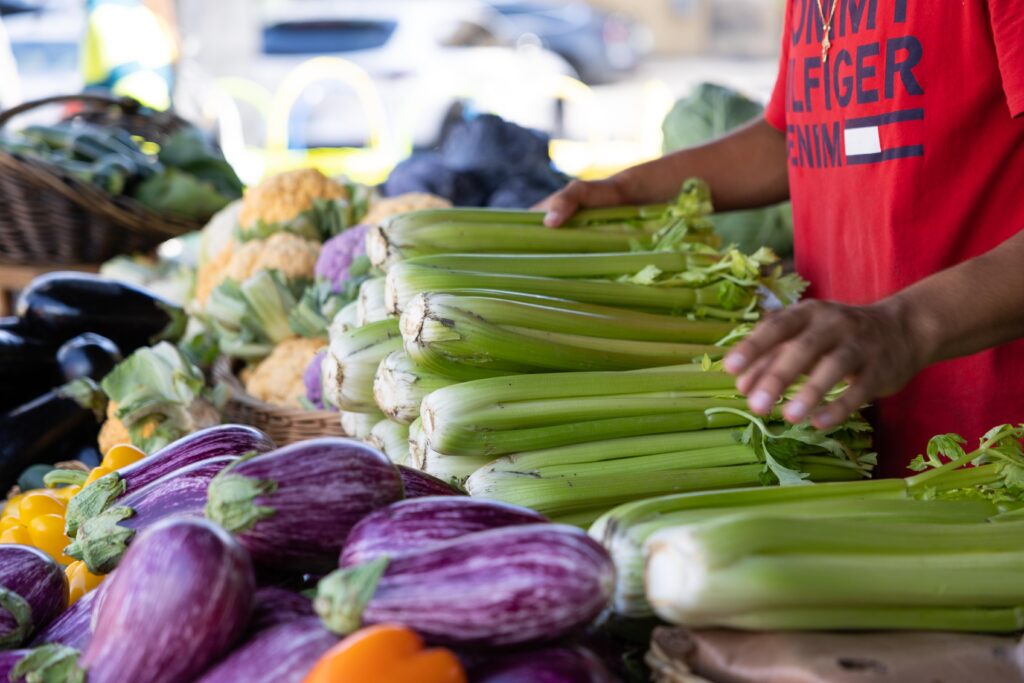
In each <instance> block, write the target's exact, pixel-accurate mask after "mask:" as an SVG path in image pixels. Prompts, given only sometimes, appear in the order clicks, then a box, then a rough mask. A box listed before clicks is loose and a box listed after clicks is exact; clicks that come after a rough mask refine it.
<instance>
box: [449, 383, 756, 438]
mask: <svg viewBox="0 0 1024 683" xmlns="http://www.w3.org/2000/svg"><path fill="white" fill-rule="evenodd" d="M746 406H747V402H746V399H743V398H723V397H716V396H708V395H703V396H692V395H691V396H687V395H683V396H679V395H677V394H674V393H672V392H658V393H654V394H624V395H612V396H588V397H583V398H571V399H566V398H558V399H551V400H537V401H514V402H510V403H504V402H503V403H498V404H495V405H494V406H490V407H487V408H480V409H478V410H472V411H466V412H463V413H462V414H461V415H460V416H458V417H456V418H453V419H452V420H450V421H449V424H450V425H458V426H467V427H472V428H473V429H476V430H479V431H484V430H486V431H503V430H513V429H520V428H523V426H528V427H545V426H549V425H558V424H564V423H567V422H583V421H592V420H604V419H610V418H614V417H620V418H625V417H641V416H644V415H668V414H673V413H702V412H704V411H705V410H707V409H709V408H736V409H739V410H742V409H744V408H746Z"/></svg>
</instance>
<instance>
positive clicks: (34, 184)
mask: <svg viewBox="0 0 1024 683" xmlns="http://www.w3.org/2000/svg"><path fill="white" fill-rule="evenodd" d="M61 103H80V104H83V105H85V108H84V109H83V111H81V112H80V113H78V114H75V115H74V117H73V118H77V119H81V120H86V121H90V122H92V123H96V124H100V125H116V126H119V127H121V128H123V129H125V130H127V131H128V132H129V133H131V134H133V135H139V136H142V137H144V138H146V139H147V140H152V141H154V142H158V143H159V142H161V141H162V140H164V139H166V138H167V137H168V136H169V135H170V134H171V133H173V132H174V131H176V130H178V129H180V128H182V127H183V126H185V125H187V124H186V123H185V121H183V120H182V119H180V118H178V117H177V116H175V115H174V114H170V113H166V112H161V113H150V112H149V111H148V110H143V109H142V108H141V107H140V105H139V104H138V103H137V102H135V101H134V100H130V99H122V100H115V99H110V98H107V97H99V96H95V95H65V96H60V97H49V98H46V99H42V100H36V101H34V102H26V103H25V104H22V105H20V106H17V107H14V108H12V109H8V110H7V111H5V112H3V113H2V114H0V128H2V127H3V126H5V125H6V124H7V123H8V122H9V121H10V120H11V119H13V118H14V117H16V116H18V115H19V114H23V113H25V112H28V111H31V110H35V109H38V108H41V107H44V106H48V105H54V104H61ZM201 227H202V226H201V225H199V224H197V223H193V222H191V221H187V220H184V219H177V218H173V217H168V216H165V215H160V214H157V213H156V212H154V211H151V210H150V209H148V208H146V207H145V206H143V205H142V204H140V203H139V202H137V201H135V200H134V199H131V198H130V197H126V196H119V197H114V196H112V195H109V194H107V193H106V192H104V191H103V190H102V189H100V188H98V187H96V186H95V185H92V184H91V183H86V182H82V181H79V180H75V179H74V178H70V177H67V176H65V175H64V174H63V173H62V172H61V170H60V169H59V168H58V167H56V166H53V165H51V164H47V163H45V162H42V161H39V160H36V159H29V158H24V157H21V156H19V155H13V154H9V153H7V152H5V151H3V150H0V264H4V263H6V264H16V265H60V264H69V263H100V262H102V261H106V260H107V259H109V258H112V257H114V256H116V255H118V254H126V253H131V252H135V251H146V250H148V249H152V248H153V247H155V246H156V245H157V244H159V243H160V242H163V241H164V240H168V239H170V238H172V237H177V236H178V235H183V234H185V233H187V232H190V231H192V230H198V229H199V228H201Z"/></svg>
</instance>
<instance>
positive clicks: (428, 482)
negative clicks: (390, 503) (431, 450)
mask: <svg viewBox="0 0 1024 683" xmlns="http://www.w3.org/2000/svg"><path fill="white" fill-rule="evenodd" d="M396 467H397V468H398V473H399V474H401V475H402V487H403V488H404V489H405V497H406V498H422V497H424V496H464V495H466V494H465V493H463V492H462V491H458V490H456V489H454V488H452V487H451V486H449V485H448V484H446V483H444V482H443V481H441V480H440V479H438V478H437V477H435V476H432V475H430V474H427V473H426V472H422V471H420V470H416V469H413V468H411V467H406V466H405V465H396Z"/></svg>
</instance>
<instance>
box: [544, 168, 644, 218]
mask: <svg viewBox="0 0 1024 683" xmlns="http://www.w3.org/2000/svg"><path fill="white" fill-rule="evenodd" d="M631 203H632V200H631V198H630V197H629V196H627V194H626V193H625V192H624V191H623V189H622V187H621V186H620V185H619V182H618V181H617V180H616V179H615V177H611V178H607V179H605V180H591V181H587V180H574V181H572V182H571V183H569V184H568V185H566V186H565V187H563V188H562V189H561V190H559V191H558V192H556V193H554V194H553V195H551V196H550V197H548V198H547V199H545V200H544V201H542V202H540V203H539V204H537V205H536V206H535V207H533V209H534V210H535V211H544V212H546V213H545V216H544V225H546V226H548V227H549V228H557V227H559V226H560V225H562V224H563V223H565V222H566V221H567V220H569V218H571V217H572V215H573V214H574V213H576V212H577V211H579V210H580V209H594V208H599V207H602V206H622V205H624V204H631Z"/></svg>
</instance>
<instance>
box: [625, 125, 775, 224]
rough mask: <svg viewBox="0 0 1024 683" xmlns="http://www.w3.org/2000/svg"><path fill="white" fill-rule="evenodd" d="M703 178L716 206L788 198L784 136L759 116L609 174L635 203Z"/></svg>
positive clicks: (661, 198)
mask: <svg viewBox="0 0 1024 683" xmlns="http://www.w3.org/2000/svg"><path fill="white" fill-rule="evenodd" d="M694 176H696V177H700V178H703V179H704V180H705V181H707V183H708V184H709V185H710V186H711V194H712V196H713V198H714V201H715V209H716V210H718V211H733V210H736V209H749V208H755V207H760V206H768V205H771V204H776V203H778V202H781V201H784V200H785V199H787V198H788V197H789V180H788V177H787V165H786V137H785V135H783V134H782V133H780V132H779V131H778V130H776V129H775V128H773V127H772V126H771V125H769V124H768V122H767V121H765V120H764V119H760V120H758V121H755V122H753V123H751V124H748V125H746V126H744V127H742V128H738V129H737V130H735V131H734V132H732V133H730V134H729V135H727V136H725V137H722V138H719V139H718V140H714V141H712V142H709V143H707V144H704V145H700V146H698V147H692V148H689V149H684V150H680V151H678V152H674V153H672V154H667V155H665V156H663V157H661V158H660V159H655V160H653V161H649V162H647V163H645V164H641V165H639V166H634V167H633V168H630V169H627V170H625V171H623V172H621V173H619V174H618V175H616V176H614V177H613V180H614V181H615V182H616V183H617V184H619V185H620V186H621V187H622V188H623V192H624V194H625V195H626V196H628V197H631V198H633V199H634V200H635V201H636V202H637V203H641V204H653V203H658V202H665V201H669V200H671V199H672V198H674V197H675V196H676V195H677V194H678V193H679V188H680V186H681V185H682V183H683V181H685V180H686V179H688V178H691V177H694Z"/></svg>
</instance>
